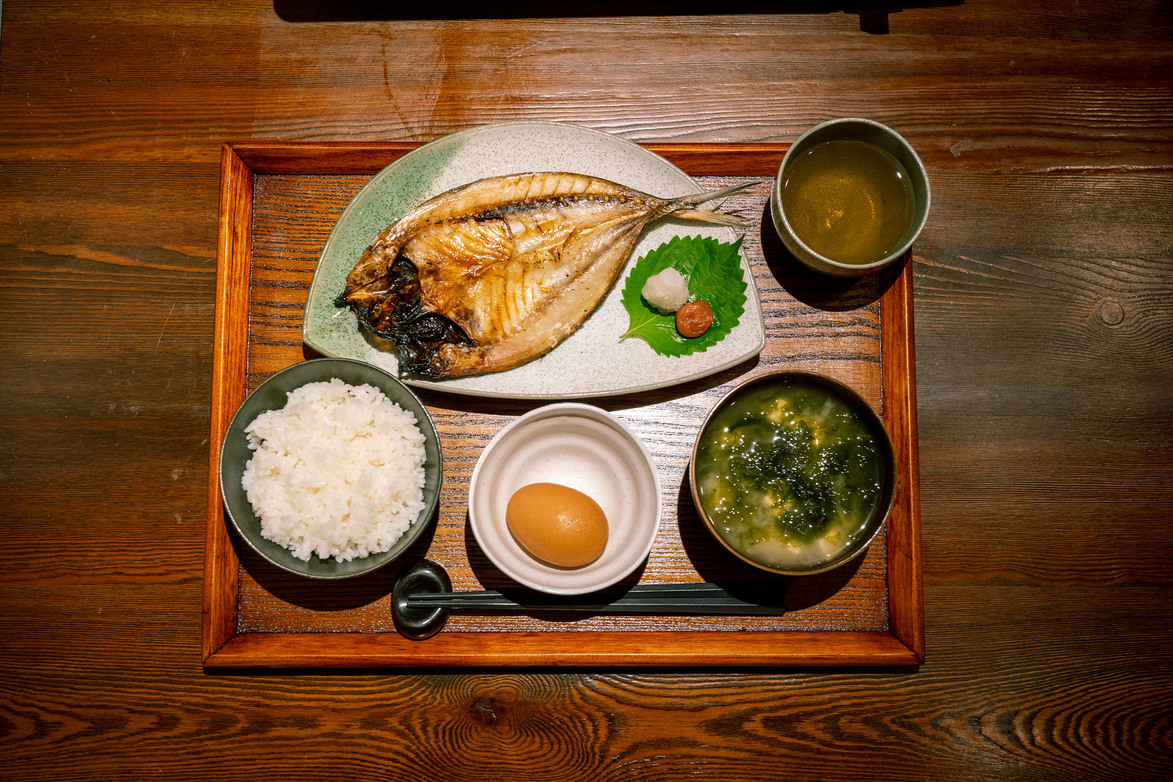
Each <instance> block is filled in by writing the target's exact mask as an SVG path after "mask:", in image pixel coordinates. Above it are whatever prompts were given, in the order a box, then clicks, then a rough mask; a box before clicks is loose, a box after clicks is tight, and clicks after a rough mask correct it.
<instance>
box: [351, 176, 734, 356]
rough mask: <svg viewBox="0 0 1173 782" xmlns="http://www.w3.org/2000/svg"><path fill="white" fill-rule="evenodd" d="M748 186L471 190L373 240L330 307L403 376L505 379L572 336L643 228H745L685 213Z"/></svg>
mask: <svg viewBox="0 0 1173 782" xmlns="http://www.w3.org/2000/svg"><path fill="white" fill-rule="evenodd" d="M751 184H756V183H751ZM748 186H749V185H742V186H737V187H735V188H725V189H723V190H719V191H711V192H709V193H700V194H694V195H687V196H683V197H681V198H674V199H665V198H657V197H655V196H651V195H648V194H646V193H642V192H640V191H637V190H633V189H631V188H628V187H624V186H623V185H619V184H617V183H615V182H610V181H607V180H605V179H599V178H597V177H590V176H586V175H583V174H572V173H568V172H538V173H525V174H511V175H507V176H500V177H490V178H487V179H482V180H478V181H476V182H472V183H470V184H468V185H463V186H461V187H457V188H453V189H452V190H449V191H447V192H445V193H441V194H440V195H438V196H436V197H434V198H432V199H429V200H428V201H425V202H424V203H422V204H420V205H419V206H417V207H416V208H415V209H413V210H411V211H410V212H408V213H407V214H406V215H404V217H403V218H401V219H400V220H399V221H398V222H396V223H395V224H394V225H391V226H389V227H388V228H387V229H385V230H384V231H383V232H382V233H380V234H379V236H378V237H376V239H375V240H374V242H372V243H371V245H370V246H369V247H368V248H367V249H366V251H365V252H364V253H363V255H362V257H361V258H360V259H359V261H358V263H357V264H356V265H355V267H354V268H353V269H352V270H351V272H350V274H349V275H348V276H347V280H346V289H345V292H344V293H343V294H342V295H341V296H339V297H338V299H337V304H338V305H339V306H350V307H351V308H352V309H354V311H355V313H356V314H357V315H358V318H359V321H360V323H361V324H362V325H363V326H364V327H365V328H368V329H370V330H371V331H373V332H375V333H376V334H378V335H380V336H382V337H385V338H387V339H390V340H391V341H393V342H394V344H395V349H396V352H397V353H398V356H399V362H400V366H401V368H402V369H403V370H406V371H407V372H408V373H411V374H418V375H422V376H426V377H434V378H449V377H462V376H468V375H476V374H482V373H488V372H499V371H503V370H506V369H512V368H514V367H517V366H520V365H522V364H525V363H527V362H529V361H532V360H533V359H535V358H538V357H539V356H542V355H544V354H545V353H547V352H549V351H550V350H552V349H553V348H554V347H556V346H557V345H558V344H560V343H561V342H562V341H563V340H565V339H566V338H567V337H568V336H570V335H571V334H572V333H574V332H575V331H576V330H577V329H578V327H579V326H580V325H581V324H582V322H583V321H584V320H585V319H586V318H587V317H588V316H589V315H590V314H591V313H592V312H593V311H594V310H595V309H596V308H597V307H598V306H599V304H600V303H601V302H602V301H603V299H604V297H605V296H606V294H607V292H608V291H609V290H610V289H611V287H612V285H614V283H615V281H616V279H618V277H619V275H620V273H621V272H622V270H623V268H624V266H625V265H626V263H627V259H628V257H629V256H630V255H631V251H632V249H633V248H634V246H635V243H636V241H637V239H638V238H639V236H640V234H641V233H642V232H643V229H644V227H645V226H646V225H647V224H648V223H649V222H650V221H652V220H655V219H657V218H659V217H663V216H664V215H667V214H676V215H677V216H679V217H684V218H688V219H696V220H703V221H706V222H714V223H719V224H724V225H741V224H744V221H741V220H740V218H736V217H734V216H732V215H727V214H722V213H719V212H713V211H708V210H696V209H694V208H693V207H694V206H696V205H697V204H699V203H702V202H703V201H707V200H710V199H712V198H717V197H722V196H724V195H728V194H729V193H731V192H733V191H734V190H740V189H742V188H744V187H748Z"/></svg>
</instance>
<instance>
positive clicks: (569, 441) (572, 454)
mask: <svg viewBox="0 0 1173 782" xmlns="http://www.w3.org/2000/svg"><path fill="white" fill-rule="evenodd" d="M539 482H549V483H559V484H562V485H563V486H569V487H570V488H572V489H577V490H579V491H581V492H582V493H584V494H586V495H588V496H589V497H591V498H592V499H593V500H594V501H595V502H597V503H598V504H599V506H600V507H601V508H602V509H603V513H604V514H606V516H607V524H608V528H609V534H608V537H607V548H606V549H605V550H604V551H603V554H602V555H601V556H600V557H599V558H598V559H596V560H595V561H594V562H592V563H590V564H589V565H585V566H583V567H581V568H559V567H554V566H552V565H547V564H545V563H544V562H541V561H539V560H537V559H535V558H534V557H532V556H531V555H530V554H528V553H526V551H525V550H524V549H523V548H522V547H521V545H520V544H519V543H518V542H517V541H516V540H515V539H514V537H513V534H512V533H511V532H510V531H509V527H508V525H507V524H506V522H505V508H506V506H507V505H508V504H509V498H510V497H512V496H513V493H514V492H515V491H517V490H518V489H520V488H521V487H522V486H527V485H529V484H531V483H539ZM468 516H469V522H470V523H471V524H472V532H473V536H474V537H475V538H476V541H477V543H478V544H479V545H480V547H481V550H482V551H484V552H485V556H487V557H488V558H489V560H490V561H491V562H492V563H493V564H494V565H496V566H497V567H498V568H499V569H500V570H501V571H502V572H503V573H505V574H506V575H507V576H509V577H510V578H512V579H514V580H515V581H517V582H518V583H519V584H523V585H524V586H527V587H530V588H531V589H536V590H538V591H540V592H546V593H549V594H554V595H580V594H586V593H589V592H595V591H598V590H600V589H605V588H606V587H609V586H612V585H614V584H616V583H617V582H619V581H621V580H623V579H624V578H626V577H627V576H628V575H630V574H631V573H632V572H633V571H635V569H636V568H638V567H639V566H640V564H641V563H643V561H644V560H645V559H647V556H648V553H649V552H650V551H651V549H652V543H653V542H654V541H655V539H656V533H657V531H658V530H659V528H660V478H659V475H658V474H657V472H656V466H655V464H654V463H653V462H652V456H651V454H650V453H648V450H647V448H646V447H644V445H643V443H642V442H640V440H639V439H638V438H637V437H636V436H635V435H633V434H632V433H631V432H630V431H628V429H627V427H625V426H624V425H623V424H622V423H621V422H620V421H619V419H617V418H615V417H614V416H613V415H611V414H610V413H608V412H606V411H604V410H601V409H599V408H597V407H593V406H591V405H586V404H580V403H577V402H562V403H558V404H553V405H546V406H545V407H539V408H538V409H536V410H531V411H530V412H528V413H526V414H525V415H523V416H521V417H520V418H518V419H517V420H516V421H514V422H513V423H511V424H509V425H508V426H506V427H505V428H504V429H502V430H501V431H500V432H498V433H497V435H496V436H495V437H494V438H493V439H492V441H491V442H490V443H489V444H488V445H487V446H486V447H485V450H484V451H483V452H482V453H481V457H480V459H479V460H478V461H477V466H476V468H475V469H474V470H473V473H472V484H471V486H470V487H469V497H468Z"/></svg>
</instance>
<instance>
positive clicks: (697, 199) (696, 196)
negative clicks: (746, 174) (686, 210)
mask: <svg viewBox="0 0 1173 782" xmlns="http://www.w3.org/2000/svg"><path fill="white" fill-rule="evenodd" d="M767 181H769V180H765V179H762V180H758V181H756V182H745V183H743V184H740V185H733V186H731V187H723V188H721V189H720V190H709V191H707V192H704V193H691V194H689V195H686V196H681V197H680V198H675V199H673V200H674V201H675V202H676V203H678V204H682V205H684V206H696V205H697V204H703V203H704V202H706V201H712V200H713V199H714V198H724V197H725V196H728V195H733V194H734V193H738V192H740V191H742V190H746V189H748V188H751V187H753V186H754V185H760V184H763V183H764V182H767Z"/></svg>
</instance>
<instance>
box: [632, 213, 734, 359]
mask: <svg viewBox="0 0 1173 782" xmlns="http://www.w3.org/2000/svg"><path fill="white" fill-rule="evenodd" d="M740 248H741V238H738V240H737V241H736V242H733V243H730V242H719V241H717V240H716V239H711V238H709V237H705V236H675V237H673V238H672V239H670V240H668V241H667V242H665V243H664V244H662V245H660V246H659V247H657V248H655V249H654V250H652V251H651V252H649V253H648V254H647V255H645V256H643V257H642V258H640V259H639V260H637V261H636V262H635V267H634V268H632V270H631V273H630V274H629V275H627V283H626V284H625V285H624V286H623V306H624V307H625V308H626V309H627V314H628V316H629V317H630V324H629V327H628V329H627V331H626V333H624V334H623V336H622V337H620V339H627V338H628V337H639V338H640V339H642V340H643V341H645V342H647V343H648V344H649V345H651V347H652V350H654V351H656V352H657V353H659V354H660V355H662V356H687V355H689V354H690V353H700V352H701V351H704V350H707V349H708V348H710V347H712V346H713V345H716V344H717V343H718V342H720V341H721V340H723V339H724V338H725V336H726V335H727V334H729V332H731V331H733V328H734V327H735V326H736V325H737V322H738V320H739V319H740V318H741V314H742V313H743V312H745V286H746V282H745V276H744V274H743V273H742V270H741V254H740V252H739V250H740ZM669 266H671V267H673V268H675V269H676V271H678V272H680V273H681V274H683V275H684V276H685V277H687V278H688V300H689V301H696V300H697V299H704V300H705V301H707V302H708V303H709V306H710V307H712V308H713V325H712V326H711V327H710V328H709V330H708V331H706V332H705V333H704V334H702V335H700V336H699V337H694V338H692V339H689V338H687V337H682V336H681V335H680V332H678V331H677V330H676V316H675V315H663V314H661V313H659V312H657V311H656V310H654V309H652V308H651V307H649V306H648V303H647V302H645V301H644V299H643V296H641V295H640V291H642V290H643V287H644V283H645V282H647V281H648V278H649V277H651V276H652V275H653V274H659V273H660V272H662V271H664V269H667V268H668V267H669Z"/></svg>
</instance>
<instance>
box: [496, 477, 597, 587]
mask: <svg viewBox="0 0 1173 782" xmlns="http://www.w3.org/2000/svg"><path fill="white" fill-rule="evenodd" d="M505 523H506V524H507V525H508V526H509V531H510V532H512V533H513V537H514V538H516V539H517V542H518V543H520V544H521V547H522V548H524V549H525V550H526V552H527V553H529V555H530V556H532V557H534V558H535V559H540V560H541V561H543V562H546V563H548V564H551V565H557V566H558V567H568V568H573V567H582V566H583V565H588V564H590V563H591V562H594V561H595V560H596V559H598V558H599V556H600V555H601V554H602V553H603V549H605V548H607V516H606V515H605V514H604V513H603V509H602V508H600V507H599V503H597V502H595V501H594V500H593V499H591V498H590V497H588V496H587V495H585V494H583V493H582V492H580V491H578V490H577V489H572V488H570V487H569V486H562V485H560V484H557V483H531V484H529V485H528V486H522V487H521V488H520V489H518V490H517V491H516V492H514V493H513V496H512V497H510V498H509V504H508V505H507V506H506V508H505Z"/></svg>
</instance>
